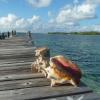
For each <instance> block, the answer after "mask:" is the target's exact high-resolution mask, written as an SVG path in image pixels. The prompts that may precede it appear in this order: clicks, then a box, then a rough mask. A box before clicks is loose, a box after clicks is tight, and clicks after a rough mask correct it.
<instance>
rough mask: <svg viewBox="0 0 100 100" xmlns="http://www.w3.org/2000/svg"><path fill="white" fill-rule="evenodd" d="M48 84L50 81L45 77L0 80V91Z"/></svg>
mask: <svg viewBox="0 0 100 100" xmlns="http://www.w3.org/2000/svg"><path fill="white" fill-rule="evenodd" d="M48 85H50V82H49V81H48V79H46V78H31V79H30V78H28V79H21V80H13V81H3V82H0V91H7V90H15V89H23V88H24V89H25V88H31V87H32V88H33V87H41V86H42V87H43V86H48Z"/></svg>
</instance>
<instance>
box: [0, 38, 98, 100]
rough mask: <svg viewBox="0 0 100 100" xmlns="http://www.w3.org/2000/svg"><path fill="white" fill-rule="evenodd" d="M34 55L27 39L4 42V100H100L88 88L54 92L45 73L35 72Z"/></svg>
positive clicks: (0, 88) (0, 60) (0, 44)
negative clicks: (33, 69) (33, 66)
mask: <svg viewBox="0 0 100 100" xmlns="http://www.w3.org/2000/svg"><path fill="white" fill-rule="evenodd" d="M33 55H34V47H33V46H32V45H31V43H30V42H29V41H28V39H26V38H24V37H23V38H22V37H12V38H9V39H5V40H0V100H41V99H42V100H44V99H45V100H100V97H99V96H97V94H95V93H93V91H92V90H91V89H89V88H88V87H86V86H85V85H84V84H81V85H80V86H79V87H73V86H60V87H52V88H51V87H50V81H49V80H47V79H46V78H45V77H44V76H43V75H42V74H41V73H32V72H31V63H32V61H33Z"/></svg>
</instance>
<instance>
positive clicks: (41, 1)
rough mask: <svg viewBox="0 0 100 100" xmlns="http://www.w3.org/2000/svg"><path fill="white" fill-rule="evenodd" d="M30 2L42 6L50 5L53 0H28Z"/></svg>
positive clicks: (35, 5)
mask: <svg viewBox="0 0 100 100" xmlns="http://www.w3.org/2000/svg"><path fill="white" fill-rule="evenodd" d="M27 1H28V3H29V4H31V5H32V6H33V7H36V8H41V7H48V6H49V5H50V4H51V2H52V0H27Z"/></svg>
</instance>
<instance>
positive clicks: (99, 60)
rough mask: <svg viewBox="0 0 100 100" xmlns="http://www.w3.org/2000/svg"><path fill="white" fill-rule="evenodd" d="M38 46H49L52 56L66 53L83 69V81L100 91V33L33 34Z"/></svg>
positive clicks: (34, 42) (67, 56)
mask: <svg viewBox="0 0 100 100" xmlns="http://www.w3.org/2000/svg"><path fill="white" fill-rule="evenodd" d="M32 37H33V44H35V46H36V47H44V46H46V47H49V48H50V50H51V56H55V55H64V56H65V57H66V58H68V59H70V60H72V61H73V62H75V63H76V64H77V65H78V66H79V67H80V68H81V70H82V73H83V77H82V81H83V82H84V83H85V84H86V85H88V86H89V87H90V88H92V89H93V90H94V91H96V92H97V93H100V35H57V34H54V35H52V34H33V35H32Z"/></svg>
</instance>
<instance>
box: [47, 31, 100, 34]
mask: <svg viewBox="0 0 100 100" xmlns="http://www.w3.org/2000/svg"><path fill="white" fill-rule="evenodd" d="M48 34H65V35H72V34H75V35H100V32H94V31H91V32H69V33H67V32H48Z"/></svg>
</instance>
